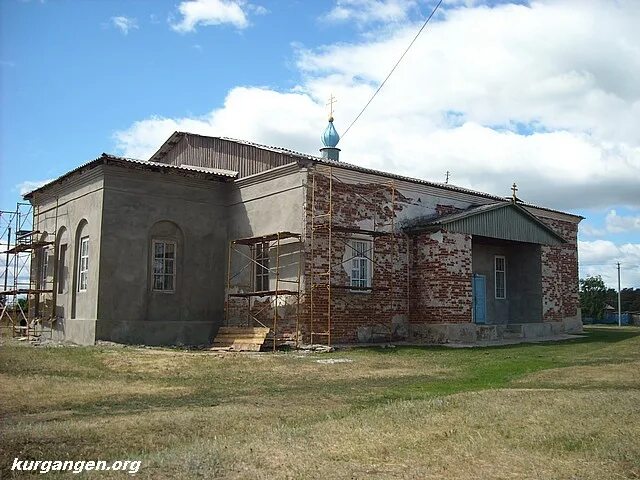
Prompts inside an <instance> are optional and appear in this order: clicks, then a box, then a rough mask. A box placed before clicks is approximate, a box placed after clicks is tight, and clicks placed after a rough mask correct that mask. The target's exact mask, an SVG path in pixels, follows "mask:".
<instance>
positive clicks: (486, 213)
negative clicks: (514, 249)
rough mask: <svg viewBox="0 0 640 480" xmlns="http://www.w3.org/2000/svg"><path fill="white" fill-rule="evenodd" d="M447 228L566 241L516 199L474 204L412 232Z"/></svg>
mask: <svg viewBox="0 0 640 480" xmlns="http://www.w3.org/2000/svg"><path fill="white" fill-rule="evenodd" d="M437 227H445V228H446V229H447V230H448V231H451V232H458V233H467V234H470V235H478V236H483V237H489V238H499V239H502V240H512V241H517V242H528V243H538V244H543V245H556V244H559V243H566V240H565V239H564V238H563V237H562V236H561V235H559V234H558V233H557V232H555V231H554V230H553V229H552V228H550V227H549V226H548V225H546V224H545V223H543V222H542V221H540V220H539V219H538V218H537V217H536V216H535V215H532V214H531V213H529V212H528V211H527V210H526V209H525V208H523V207H522V206H520V205H518V204H517V203H514V202H501V203H496V204H492V205H482V206H479V207H472V208H469V209H467V210H464V211H462V212H457V213H451V214H448V215H443V216H441V217H438V218H435V219H430V220H425V221H424V222H423V223H418V224H415V223H414V224H413V225H412V226H410V227H408V228H407V230H408V231H411V232H420V231H429V230H434V229H436V228H437Z"/></svg>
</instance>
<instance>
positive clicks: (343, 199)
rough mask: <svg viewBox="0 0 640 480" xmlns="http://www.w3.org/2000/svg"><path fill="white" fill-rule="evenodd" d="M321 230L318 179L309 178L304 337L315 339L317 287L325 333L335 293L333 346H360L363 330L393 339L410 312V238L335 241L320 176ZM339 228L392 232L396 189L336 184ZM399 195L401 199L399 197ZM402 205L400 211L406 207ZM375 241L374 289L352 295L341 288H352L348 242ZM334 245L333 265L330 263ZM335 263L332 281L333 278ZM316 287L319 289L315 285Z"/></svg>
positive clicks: (340, 237)
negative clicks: (398, 318)
mask: <svg viewBox="0 0 640 480" xmlns="http://www.w3.org/2000/svg"><path fill="white" fill-rule="evenodd" d="M315 181H316V186H315V214H316V218H315V219H314V223H315V228H313V237H314V240H313V252H312V242H311V236H312V218H311V210H312V208H311V206H312V195H313V191H314V189H313V183H312V177H311V176H310V178H309V188H308V192H307V193H308V195H307V202H308V208H307V212H308V214H307V219H306V235H305V242H306V245H305V251H306V253H307V254H306V256H305V268H304V272H305V295H304V302H303V303H304V309H303V310H304V314H303V318H304V320H303V322H302V325H303V327H302V330H303V338H304V340H305V341H309V340H310V332H311V308H312V305H311V288H313V289H314V290H313V331H314V332H325V331H327V328H328V320H329V295H328V292H329V291H328V288H327V284H328V283H329V282H330V283H331V284H332V288H331V301H330V305H331V336H332V338H331V341H332V343H341V342H355V341H357V340H358V328H359V327H371V326H373V327H374V328H376V329H377V331H378V332H386V333H387V334H388V335H390V336H391V338H393V326H392V317H393V315H394V314H402V313H404V314H406V312H407V306H408V283H407V243H408V240H407V238H406V237H405V236H404V235H402V234H396V235H385V236H380V237H373V238H372V237H367V236H366V235H359V234H353V233H345V232H337V231H336V229H335V228H334V229H333V231H332V238H331V242H330V241H329V235H328V229H327V228H326V226H327V224H328V222H329V217H328V216H323V215H325V214H326V213H327V212H328V211H329V179H328V177H326V176H324V175H318V174H316V175H315ZM331 188H332V204H333V214H332V221H333V225H338V226H342V227H351V228H361V229H366V230H376V231H386V232H390V231H391V221H392V216H393V212H392V209H391V206H392V201H391V199H392V189H391V188H390V187H389V188H384V186H382V187H381V185H379V184H357V185H345V184H343V183H341V182H339V181H337V180H333V181H332V186H331ZM397 195H398V194H397V192H396V196H397ZM400 205H401V202H398V205H397V207H396V209H398V208H401V206H400ZM355 236H357V237H362V238H363V239H367V240H369V241H371V245H372V248H373V252H372V254H371V255H370V257H371V258H372V265H371V266H372V272H373V273H372V286H373V287H374V289H373V290H372V291H365V292H361V291H352V290H349V289H348V288H340V287H345V286H348V285H349V271H350V269H351V257H352V256H353V255H352V252H353V251H352V249H351V248H350V247H349V246H348V242H349V240H350V239H351V238H353V237H355ZM329 245H331V262H329ZM329 263H331V277H330V278H329V276H328V275H327V273H328V270H329V268H328V267H329ZM312 285H313V286H312ZM314 342H318V343H325V342H326V337H324V336H318V337H314Z"/></svg>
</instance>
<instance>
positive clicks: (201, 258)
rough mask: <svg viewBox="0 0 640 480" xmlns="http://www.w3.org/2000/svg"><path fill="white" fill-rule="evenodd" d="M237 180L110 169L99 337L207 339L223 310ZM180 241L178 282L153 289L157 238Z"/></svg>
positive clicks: (107, 173)
mask: <svg viewBox="0 0 640 480" xmlns="http://www.w3.org/2000/svg"><path fill="white" fill-rule="evenodd" d="M230 188H231V185H230V184H228V183H225V182H221V181H216V180H200V179H194V178H186V177H182V176H176V175H160V174H157V173H153V172H146V171H138V170H135V171H133V170H128V169H122V168H117V167H107V168H105V195H104V214H103V231H102V234H103V246H102V257H101V267H102V268H101V271H100V278H101V286H102V288H101V296H100V299H99V305H98V312H99V318H100V320H99V322H98V328H97V332H96V338H97V339H100V340H111V341H117V342H127V343H144V344H150V345H156V344H167V343H182V344H204V343H208V342H209V341H210V339H211V336H212V335H213V334H214V333H215V330H216V329H217V327H218V326H219V324H220V322H221V319H222V317H223V304H224V280H223V279H224V272H225V268H226V264H225V253H226V238H227V228H226V226H227V222H226V209H225V206H226V204H227V199H228V193H229V189H230ZM154 239H155V240H167V241H175V242H176V244H177V251H176V259H175V267H176V276H175V287H174V290H173V291H170V292H162V291H154V290H153V289H152V242H153V240H154Z"/></svg>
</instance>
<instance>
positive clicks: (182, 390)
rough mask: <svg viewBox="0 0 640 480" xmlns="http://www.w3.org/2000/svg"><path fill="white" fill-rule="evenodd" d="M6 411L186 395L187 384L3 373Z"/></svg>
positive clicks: (0, 394)
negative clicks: (165, 384)
mask: <svg viewBox="0 0 640 480" xmlns="http://www.w3.org/2000/svg"><path fill="white" fill-rule="evenodd" d="M0 384H1V385H2V388H0V405H2V413H4V414H10V413H18V412H25V411H29V410H31V409H34V408H36V409H40V410H46V409H52V408H53V409H56V410H57V409H64V408H69V407H70V406H77V405H84V404H88V403H95V402H98V401H109V400H119V399H121V398H123V397H129V396H141V397H144V396H151V395H158V394H161V395H167V396H179V395H184V394H186V393H187V392H188V391H189V389H188V388H186V387H177V386H163V385H158V384H155V383H150V382H143V381H124V380H107V379H96V380H92V379H83V380H82V381H81V382H79V381H78V380H77V379H74V378H68V377H52V376H45V375H30V376H17V377H15V376H11V375H7V374H2V373H0Z"/></svg>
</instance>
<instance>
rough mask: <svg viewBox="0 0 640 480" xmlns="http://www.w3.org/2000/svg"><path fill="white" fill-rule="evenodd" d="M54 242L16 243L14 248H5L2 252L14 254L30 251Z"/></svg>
mask: <svg viewBox="0 0 640 480" xmlns="http://www.w3.org/2000/svg"><path fill="white" fill-rule="evenodd" d="M53 244H54V242H30V243H21V244H19V245H16V246H15V247H13V248H10V249H9V250H5V251H3V252H1V253H2V254H7V253H8V254H14V253H22V252H28V251H30V250H36V249H38V248H43V247H46V246H48V245H53Z"/></svg>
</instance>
